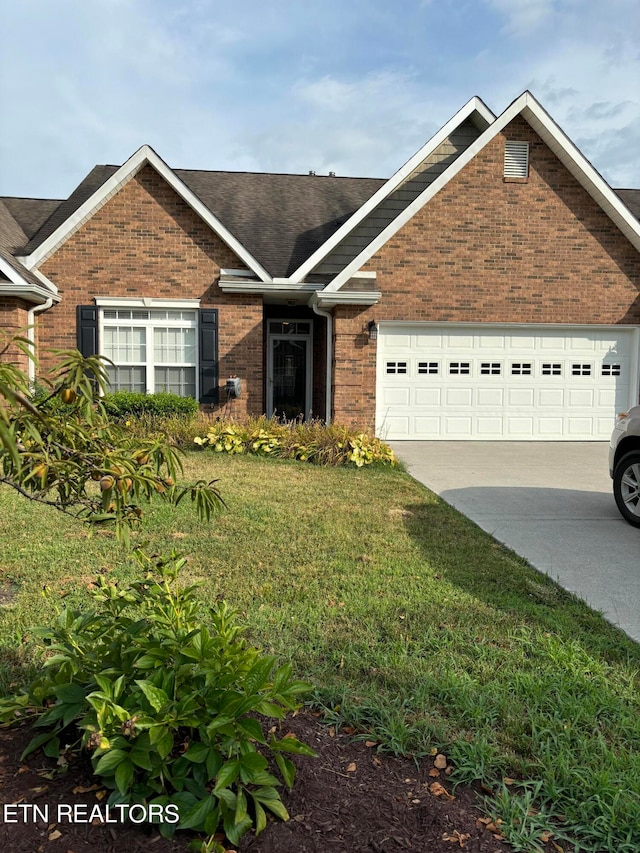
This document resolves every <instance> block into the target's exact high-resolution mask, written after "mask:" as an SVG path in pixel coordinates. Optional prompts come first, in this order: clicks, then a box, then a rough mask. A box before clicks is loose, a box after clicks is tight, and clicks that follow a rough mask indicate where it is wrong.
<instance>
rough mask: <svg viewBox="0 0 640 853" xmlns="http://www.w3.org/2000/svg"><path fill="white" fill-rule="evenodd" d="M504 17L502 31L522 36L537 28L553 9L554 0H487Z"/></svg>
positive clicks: (549, 15)
mask: <svg viewBox="0 0 640 853" xmlns="http://www.w3.org/2000/svg"><path fill="white" fill-rule="evenodd" d="M487 2H488V4H489V6H490V7H492V8H493V9H495V11H496V12H498V13H499V14H500V15H501V16H503V17H504V18H505V19H506V23H505V25H504V27H503V30H504V32H506V33H509V34H511V35H514V36H523V35H527V34H528V33H531V32H532V31H534V30H537V29H538V28H539V27H540V26H541V25H542V24H543V23H544V22H545V21H547V20H548V19H549V18H550V17H551V15H552V14H553V11H554V5H555V4H554V0H487Z"/></svg>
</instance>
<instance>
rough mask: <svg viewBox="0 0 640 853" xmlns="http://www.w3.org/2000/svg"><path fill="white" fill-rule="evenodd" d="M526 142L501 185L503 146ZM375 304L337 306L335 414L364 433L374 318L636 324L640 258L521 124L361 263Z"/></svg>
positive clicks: (371, 384)
mask: <svg viewBox="0 0 640 853" xmlns="http://www.w3.org/2000/svg"><path fill="white" fill-rule="evenodd" d="M507 138H508V139H521V140H527V141H528V142H529V146H530V147H529V158H530V171H529V179H528V180H527V181H526V182H525V183H512V182H505V181H504V179H503V158H504V142H505V139H507ZM364 269H365V270H375V271H376V272H377V289H379V290H380V291H381V292H382V294H383V295H382V299H381V300H380V302H379V304H378V305H376V306H374V307H372V308H369V309H367V310H365V311H358V310H357V309H355V308H337V309H336V311H335V315H336V323H335V336H336V351H335V353H336V354H335V357H336V364H335V374H334V382H335V417H336V420H339V421H350V422H355V423H359V424H362V425H364V426H368V427H371V426H372V424H373V421H374V414H375V354H376V347H375V345H374V344H369V345H367V344H366V343H365V339H366V338H365V334H364V331H363V330H364V328H365V327H366V324H367V322H368V321H369V320H370V319H371V318H375V319H376V321H378V322H380V321H381V320H416V321H430V322H438V321H450V322H487V323H498V322H499V323H569V324H571V323H575V324H583V323H584V324H590V323H606V324H609V323H630V324H635V323H640V254H639V253H638V252H637V251H636V250H635V249H634V248H633V246H632V245H631V244H630V243H629V242H628V240H627V239H626V238H625V237H624V236H623V235H622V234H621V233H620V231H618V229H617V228H616V226H615V225H614V224H613V223H612V222H611V220H610V219H609V218H608V217H607V216H606V215H605V214H604V213H603V212H602V210H601V209H600V208H599V207H598V206H597V205H596V203H595V202H594V201H593V199H592V198H591V197H590V196H589V195H588V193H587V192H586V191H585V190H584V189H583V188H582V187H581V186H580V185H579V184H578V182H577V181H576V180H575V179H574V178H573V177H572V176H571V174H570V173H569V172H568V170H567V169H565V167H564V166H563V165H562V164H561V163H560V161H559V160H558V159H557V158H556V156H555V155H554V154H553V153H552V152H551V150H550V149H549V148H548V147H547V146H546V145H545V143H544V142H543V141H542V140H541V139H540V137H538V136H537V134H536V133H535V132H534V131H533V130H532V129H531V128H530V126H529V125H528V124H527V123H526V122H525V121H524V120H523V119H522V118H517V119H516V120H514V121H513V122H512V123H511V124H510V125H509V126H508V127H507V128H506V129H505V131H504V132H503V133H501V134H498V135H497V136H496V137H495V138H494V139H493V140H492V141H491V142H490V143H489V144H488V145H487V146H486V147H485V148H484V149H483V150H482V151H481V152H480V153H479V154H478V155H477V156H476V157H475V158H474V159H473V160H472V161H471V162H470V163H469V164H467V165H466V166H465V167H464V168H463V169H462V170H461V171H460V172H459V173H458V175H456V177H455V178H453V179H452V180H451V181H450V183H449V184H448V185H447V186H446V187H445V188H444V189H443V190H442V191H441V192H440V193H438V195H436V196H435V197H434V198H433V199H432V200H431V201H430V202H429V203H428V204H427V205H426V206H425V207H424V208H423V209H422V210H421V211H419V212H418V213H417V214H416V215H415V216H414V217H413V218H412V219H411V220H410V221H409V222H408V223H407V224H406V225H405V226H404V227H403V228H402V229H401V230H400V231H399V232H398V233H397V234H396V235H395V236H394V237H393V238H392V239H391V240H389V242H388V243H387V244H386V245H385V246H383V247H382V249H380V251H379V252H378V253H377V254H376V255H374V256H373V257H372V258H371V259H370V260H369V262H368V263H367V264H366V265H365V267H364Z"/></svg>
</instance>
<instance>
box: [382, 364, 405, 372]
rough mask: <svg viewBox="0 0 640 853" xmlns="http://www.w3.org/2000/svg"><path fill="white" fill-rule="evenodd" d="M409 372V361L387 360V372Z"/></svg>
mask: <svg viewBox="0 0 640 853" xmlns="http://www.w3.org/2000/svg"><path fill="white" fill-rule="evenodd" d="M406 372H407V362H406V361H388V362H387V373H406Z"/></svg>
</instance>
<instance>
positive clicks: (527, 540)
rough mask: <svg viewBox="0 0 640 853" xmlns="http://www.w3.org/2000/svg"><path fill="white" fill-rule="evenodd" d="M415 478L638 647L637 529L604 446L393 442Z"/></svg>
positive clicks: (639, 552) (639, 556)
mask: <svg viewBox="0 0 640 853" xmlns="http://www.w3.org/2000/svg"><path fill="white" fill-rule="evenodd" d="M391 446H392V447H393V449H394V451H395V453H396V454H397V455H398V457H399V458H400V459H401V460H402V461H403V462H404V463H405V465H406V466H407V470H408V471H409V473H410V474H411V475H412V476H413V477H415V478H416V480H418V481H419V482H421V483H424V485H425V486H427V487H428V488H429V489H431V490H432V491H433V492H435V493H436V494H438V495H440V496H441V497H442V498H443V499H444V500H446V501H447V503H450V504H451V505H452V506H454V507H456V509H458V510H460V512H462V513H464V514H465V515H466V516H468V517H469V518H471V519H472V520H473V521H475V523H476V524H478V525H479V526H480V527H481V528H482V529H483V530H486V531H487V532H488V533H490V534H491V535H492V536H494V537H495V538H496V539H497V540H499V541H500V542H502V543H504V544H505V545H507V546H508V547H510V548H512V549H513V550H514V551H515V552H516V553H517V554H520V555H521V556H522V557H524V558H525V559H527V560H528V561H529V562H530V563H531V564H532V565H533V566H535V567H536V568H537V569H538V570H539V571H541V572H545V573H546V574H548V575H549V576H550V577H552V578H553V579H554V580H555V581H557V582H558V583H559V584H560V585H561V586H563V587H564V588H565V589H567V590H569V591H570V592H573V593H575V594H576V595H578V596H580V598H582V599H584V600H585V601H586V602H587V603H588V604H590V605H591V607H593V608H595V609H596V610H599V611H602V613H603V614H604V616H605V617H606V618H607V619H608V620H609V621H610V622H612V623H613V624H614V625H617V626H619V627H620V628H622V630H623V631H625V632H626V633H627V634H628V635H629V636H630V637H632V638H633V639H634V640H637V641H639V642H640V529H638V528H634V527H631V525H629V524H627V523H626V522H625V521H624V520H623V519H622V517H621V516H620V514H619V513H618V510H617V507H616V505H615V502H614V499H613V494H612V491H611V480H610V478H609V470H608V464H607V454H608V445H607V444H606V443H605V442H498V441H496V442H482V441H402V442H399V441H398V442H391Z"/></svg>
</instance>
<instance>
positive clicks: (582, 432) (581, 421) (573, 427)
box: [567, 416, 612, 438]
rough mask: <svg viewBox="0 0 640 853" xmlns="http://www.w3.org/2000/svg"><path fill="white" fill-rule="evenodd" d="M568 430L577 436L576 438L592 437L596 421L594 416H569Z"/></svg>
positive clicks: (570, 433) (571, 434)
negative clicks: (594, 421)
mask: <svg viewBox="0 0 640 853" xmlns="http://www.w3.org/2000/svg"><path fill="white" fill-rule="evenodd" d="M611 428H612V425H610V426H609V432H611ZM567 432H568V434H569V435H570V436H575V437H576V438H584V437H587V438H590V437H592V436H593V435H594V432H595V430H594V423H593V418H592V417H586V416H585V417H582V418H574V417H569V418H567Z"/></svg>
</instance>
